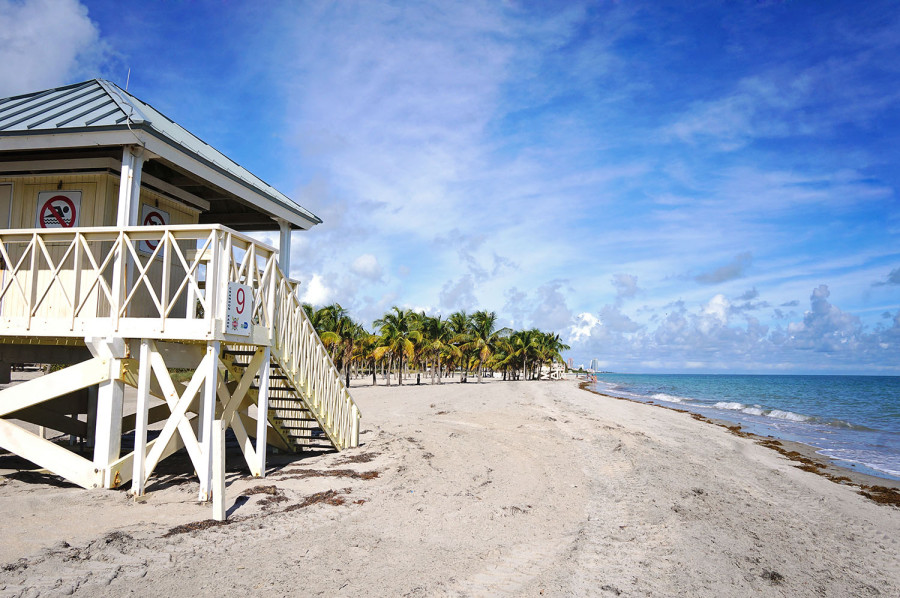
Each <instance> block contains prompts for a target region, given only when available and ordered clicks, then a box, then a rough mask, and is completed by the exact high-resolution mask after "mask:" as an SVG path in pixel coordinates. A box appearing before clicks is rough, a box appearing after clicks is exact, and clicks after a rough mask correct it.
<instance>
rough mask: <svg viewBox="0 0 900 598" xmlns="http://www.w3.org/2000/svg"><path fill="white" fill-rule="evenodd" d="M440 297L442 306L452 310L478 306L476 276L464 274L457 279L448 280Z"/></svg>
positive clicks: (469, 308)
mask: <svg viewBox="0 0 900 598" xmlns="http://www.w3.org/2000/svg"><path fill="white" fill-rule="evenodd" d="M438 299H439V302H440V306H441V307H443V308H445V309H448V310H451V311H458V310H461V309H464V310H471V309H474V308H476V307H477V306H478V300H477V299H476V298H475V277H474V276H472V274H464V275H463V276H461V277H460V278H459V279H457V280H455V281H454V280H448V281H447V282H445V283H444V286H443V287H442V288H441V292H440V294H439V295H438Z"/></svg>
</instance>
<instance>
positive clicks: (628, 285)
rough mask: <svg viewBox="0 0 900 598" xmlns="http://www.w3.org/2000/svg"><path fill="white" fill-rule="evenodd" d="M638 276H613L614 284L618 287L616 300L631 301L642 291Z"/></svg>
mask: <svg viewBox="0 0 900 598" xmlns="http://www.w3.org/2000/svg"><path fill="white" fill-rule="evenodd" d="M637 280H638V279H637V276H632V275H631V274H615V275H613V280H612V284H613V286H614V287H616V300H618V301H621V300H623V299H631V298H633V297H634V296H635V295H637V293H638V291H639V290H640V289H639V288H638V286H637Z"/></svg>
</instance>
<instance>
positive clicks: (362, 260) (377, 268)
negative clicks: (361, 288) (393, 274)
mask: <svg viewBox="0 0 900 598" xmlns="http://www.w3.org/2000/svg"><path fill="white" fill-rule="evenodd" d="M350 270H351V271H352V272H353V273H354V274H358V275H359V276H362V277H363V278H368V279H369V280H378V279H379V278H381V274H382V268H381V264H379V263H378V258H376V257H375V256H374V255H372V254H371V253H364V254H362V255H361V256H359V257H358V258H356V259H355V260H353V264H351V266H350Z"/></svg>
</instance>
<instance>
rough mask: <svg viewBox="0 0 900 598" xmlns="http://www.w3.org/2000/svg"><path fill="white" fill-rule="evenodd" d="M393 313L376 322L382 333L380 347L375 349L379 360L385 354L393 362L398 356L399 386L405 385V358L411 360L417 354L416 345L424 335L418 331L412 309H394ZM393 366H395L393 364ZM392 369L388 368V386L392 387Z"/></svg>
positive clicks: (416, 320)
mask: <svg viewBox="0 0 900 598" xmlns="http://www.w3.org/2000/svg"><path fill="white" fill-rule="evenodd" d="M392 309H393V310H394V311H393V313H391V312H388V313H386V314H384V316H383V317H381V318H379V319H377V320H375V322H374V324H375V326H376V327H378V328H379V329H380V331H381V337H380V338H379V347H378V348H377V349H375V353H376V355H379V357H377V359H381V357H383V356H384V355H385V354H387V355H389V356H390V360H391V362H393V358H394V356H397V359H398V360H399V361H398V369H397V384H400V385H402V384H403V356H404V355H406V356H408V357H410V358H412V356H413V355H414V353H415V343H416V342H419V341H421V339H422V333H421V332H420V331H419V330H418V324H419V323H418V318H417V317H416V313H415V312H414V311H413V310H411V309H405V310H404V309H400V308H399V307H396V306H395V307H393V308H392ZM391 365H393V364H391ZM390 367H391V366H388V385H390Z"/></svg>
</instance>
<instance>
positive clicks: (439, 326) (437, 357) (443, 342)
mask: <svg viewBox="0 0 900 598" xmlns="http://www.w3.org/2000/svg"><path fill="white" fill-rule="evenodd" d="M422 335H423V337H424V342H425V349H426V351H428V352H429V353H430V354H431V357H432V366H431V383H432V384H434V376H435V373H437V377H438V378H437V380H438V384H441V354H442V353H443V352H444V351H445V350H446V348H447V346H448V344H449V342H450V326H449V325H448V323H447V322H446V321H445V320H442V319H441V316H434V317H432V316H426V315H425V314H424V313H423V314H422Z"/></svg>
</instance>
